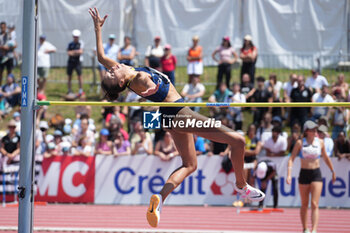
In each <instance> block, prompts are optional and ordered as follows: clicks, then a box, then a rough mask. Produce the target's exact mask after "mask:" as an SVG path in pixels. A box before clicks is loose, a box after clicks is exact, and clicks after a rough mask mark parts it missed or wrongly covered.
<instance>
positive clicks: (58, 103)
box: [37, 101, 350, 108]
mask: <svg viewBox="0 0 350 233" xmlns="http://www.w3.org/2000/svg"><path fill="white" fill-rule="evenodd" d="M37 105H38V106H84V105H85V106H86V105H89V106H141V107H150V106H159V107H347V108H350V102H334V103H304V102H300V103H295V102H294V103H283V102H282V103H207V102H203V103H170V102H98V101H95V102H94V101H88V102H79V101H38V102H37Z"/></svg>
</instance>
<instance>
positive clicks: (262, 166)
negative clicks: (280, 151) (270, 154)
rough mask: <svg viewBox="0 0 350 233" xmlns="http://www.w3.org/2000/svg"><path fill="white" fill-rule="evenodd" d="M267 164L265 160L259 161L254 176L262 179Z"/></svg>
mask: <svg viewBox="0 0 350 233" xmlns="http://www.w3.org/2000/svg"><path fill="white" fill-rule="evenodd" d="M266 172H267V164H266V163H265V162H260V163H259V164H258V167H257V168H256V177H258V178H259V179H263V178H265V176H266Z"/></svg>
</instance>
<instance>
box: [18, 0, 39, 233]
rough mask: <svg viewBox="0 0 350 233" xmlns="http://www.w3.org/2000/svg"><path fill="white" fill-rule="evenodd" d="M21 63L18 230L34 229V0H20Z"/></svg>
mask: <svg viewBox="0 0 350 233" xmlns="http://www.w3.org/2000/svg"><path fill="white" fill-rule="evenodd" d="M23 2H24V6H23V64H22V100H21V157H20V169H19V194H18V197H19V207H18V232H20V233H29V232H33V203H34V193H33V188H34V162H35V161H34V133H35V93H36V90H35V86H36V85H35V82H36V80H35V79H36V77H35V64H36V62H35V59H36V55H35V52H36V51H35V47H36V46H35V43H36V38H35V34H36V33H35V30H36V27H35V24H36V23H35V22H36V20H37V19H36V16H37V4H36V3H37V0H23Z"/></svg>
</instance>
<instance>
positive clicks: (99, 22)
mask: <svg viewBox="0 0 350 233" xmlns="http://www.w3.org/2000/svg"><path fill="white" fill-rule="evenodd" d="M89 13H90V15H91V18H92V20H93V21H94V25H95V28H96V29H97V28H100V27H102V25H103V24H104V23H105V21H106V19H107V17H108V15H105V16H104V17H103V18H101V17H100V14H99V13H98V10H97V8H96V7H94V8H93V9H92V8H89Z"/></svg>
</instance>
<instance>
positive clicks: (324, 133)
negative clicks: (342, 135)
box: [317, 125, 334, 157]
mask: <svg viewBox="0 0 350 233" xmlns="http://www.w3.org/2000/svg"><path fill="white" fill-rule="evenodd" d="M317 133H318V137H319V138H320V139H323V142H324V147H325V149H326V153H327V155H328V157H331V156H332V155H333V149H334V142H333V139H331V138H330V137H329V136H328V127H327V126H325V125H321V126H319V127H318V129H317Z"/></svg>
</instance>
